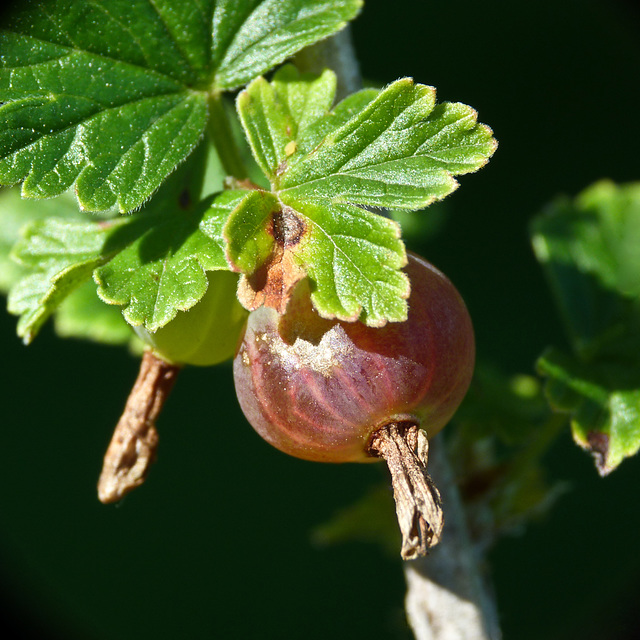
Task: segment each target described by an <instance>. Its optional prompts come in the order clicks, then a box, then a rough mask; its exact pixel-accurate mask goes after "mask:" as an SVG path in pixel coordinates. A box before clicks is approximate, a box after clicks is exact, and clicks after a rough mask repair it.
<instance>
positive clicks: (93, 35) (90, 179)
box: [0, 0, 360, 212]
mask: <svg viewBox="0 0 640 640" xmlns="http://www.w3.org/2000/svg"><path fill="white" fill-rule="evenodd" d="M359 7H360V2H359V0H332V1H331V2H329V1H328V0H277V1H276V0H241V1H239V0H233V1H232V0H218V1H217V2H216V1H215V0H202V1H196V0H184V1H183V0H158V1H157V2H153V3H152V2H149V1H148V0H91V1H90V0H51V1H40V2H38V1H34V2H28V3H25V5H24V7H22V8H21V9H20V10H19V11H16V12H14V13H13V14H12V15H10V16H9V19H8V20H7V21H6V23H5V24H4V25H3V27H4V29H3V31H2V32H0V49H1V50H2V56H1V57H0V184H5V185H13V184H16V183H19V182H22V183H23V185H22V194H23V196H26V197H34V198H49V197H53V196H57V195H59V194H61V193H63V192H64V191H66V190H67V189H69V188H70V187H72V186H75V190H76V195H77V197H78V201H79V202H80V205H81V206H82V207H83V208H84V209H87V210H92V211H99V210H105V209H109V208H111V207H113V206H117V207H118V208H119V209H120V211H123V212H124V211H131V210H133V209H137V208H139V207H140V206H141V205H142V204H143V203H144V202H145V201H146V200H147V199H148V198H149V197H150V196H151V195H152V193H153V192H154V191H156V189H158V187H159V186H160V185H161V184H162V183H163V181H164V180H165V179H166V178H167V176H168V175H169V174H170V173H171V172H172V171H173V170H174V169H175V168H176V166H178V165H179V164H180V163H181V162H182V161H184V160H185V158H186V157H187V156H188V155H189V154H190V153H191V151H192V150H193V149H194V148H195V146H196V145H197V143H198V141H199V140H200V139H201V138H202V136H203V134H204V131H205V127H206V124H207V120H208V117H209V116H208V109H207V91H208V90H222V89H230V88H233V87H235V86H240V85H242V84H245V83H246V82H248V81H249V80H251V79H252V78H253V77H254V76H255V75H257V74H259V73H264V72H266V71H268V70H269V69H270V68H271V67H272V66H273V65H275V64H277V63H279V62H281V61H282V60H284V58H286V57H287V56H289V55H292V54H293V53H295V52H296V51H298V50H299V49H301V48H303V47H304V46H306V45H308V44H311V43H313V42H315V41H316V40H318V39H320V38H323V37H327V36H329V35H331V34H332V33H334V32H335V31H337V30H338V29H340V28H342V27H343V26H344V25H345V24H346V21H347V20H350V19H351V18H353V17H354V16H355V15H356V13H357V12H358V10H359Z"/></svg>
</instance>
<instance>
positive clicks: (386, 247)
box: [281, 194, 409, 327]
mask: <svg viewBox="0 0 640 640" xmlns="http://www.w3.org/2000/svg"><path fill="white" fill-rule="evenodd" d="M281 200H282V202H283V203H284V205H285V207H290V210H291V212H293V213H294V214H295V215H296V217H297V218H298V219H299V220H301V221H302V223H303V225H304V229H305V232H304V234H303V236H302V238H301V241H300V244H299V247H295V248H292V251H293V252H294V254H295V256H296V257H297V258H298V260H299V261H300V262H301V264H302V265H303V266H304V268H305V270H306V272H307V274H308V275H309V278H310V280H311V283H312V293H311V300H312V302H313V305H314V307H315V308H316V309H318V311H319V313H320V314H321V315H323V316H324V317H329V318H338V319H340V320H357V319H358V318H360V320H361V321H362V322H365V323H366V324H367V325H369V326H371V327H381V326H384V324H386V322H387V321H388V320H391V321H394V322H402V321H404V320H406V317H407V303H406V299H407V298H408V297H409V280H408V278H407V277H406V275H405V274H404V273H403V272H402V271H400V269H401V268H402V267H404V266H405V265H406V263H407V257H406V253H405V249H404V244H403V243H402V241H401V240H400V227H399V226H398V225H397V223H395V222H393V221H392V220H389V219H387V218H384V217H382V216H380V215H377V214H375V213H371V212H369V211H366V210H364V209H360V208H358V207H354V206H352V205H349V204H330V203H328V202H326V201H324V200H306V201H303V200H302V199H300V200H295V199H294V198H292V197H289V196H288V194H287V196H286V197H285V196H284V195H283V197H282V199H281Z"/></svg>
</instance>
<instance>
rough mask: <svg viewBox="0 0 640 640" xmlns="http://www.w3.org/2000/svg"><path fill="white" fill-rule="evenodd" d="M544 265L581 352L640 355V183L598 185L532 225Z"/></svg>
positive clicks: (583, 354)
mask: <svg viewBox="0 0 640 640" xmlns="http://www.w3.org/2000/svg"><path fill="white" fill-rule="evenodd" d="M532 242H533V248H534V251H535V254H536V257H537V258H538V261H539V262H540V263H541V264H542V266H543V268H544V270H545V273H546V275H547V278H548V281H549V283H550V285H551V289H552V291H553V293H554V295H555V299H556V303H557V304H558V307H559V310H560V313H561V315H562V317H563V319H564V321H565V325H566V327H567V332H568V334H569V337H570V339H571V343H572V346H573V348H574V349H575V351H576V352H577V353H578V354H579V355H580V356H581V357H583V358H585V359H589V358H592V357H594V356H595V355H596V354H605V353H606V354H608V355H610V356H612V357H613V356H622V357H624V356H626V355H628V354H630V353H638V349H640V252H639V251H638V247H639V246H640V183H637V184H630V185H626V186H616V185H615V184H613V183H612V182H610V181H604V182H599V183H597V184H595V185H594V186H592V187H590V188H589V189H587V190H586V191H584V192H583V193H582V194H580V195H579V196H578V197H577V198H576V199H575V200H573V201H572V200H569V199H567V198H561V199H559V200H557V201H556V202H555V203H553V204H552V205H551V206H550V207H548V208H547V210H546V211H545V212H544V213H543V214H542V215H539V216H538V217H537V218H536V219H535V220H534V222H533V224H532Z"/></svg>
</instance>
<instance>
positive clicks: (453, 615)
mask: <svg viewBox="0 0 640 640" xmlns="http://www.w3.org/2000/svg"><path fill="white" fill-rule="evenodd" d="M295 62H296V64H297V65H298V67H299V68H300V69H301V70H304V71H316V72H317V71H320V70H322V69H323V68H324V67H329V68H330V69H333V70H334V71H335V72H336V73H337V75H338V83H339V84H338V99H339V100H340V99H342V98H344V97H345V96H346V95H348V94H350V93H353V92H354V91H357V90H358V89H360V88H361V77H360V70H359V67H358V61H357V59H356V56H355V53H354V49H353V45H352V43H351V36H350V32H349V29H348V28H347V29H344V30H343V31H341V32H340V33H338V34H337V35H335V36H333V37H332V38H329V39H328V40H325V41H324V42H320V43H319V44H317V45H314V46H313V47H309V48H308V49H305V50H304V51H303V52H301V53H300V54H298V55H297V56H296V59H295ZM429 474H430V475H431V477H432V479H433V481H434V483H435V485H436V486H437V487H438V489H439V490H440V494H441V496H442V503H443V509H444V513H445V525H444V530H443V533H442V540H441V541H440V543H439V544H438V545H436V546H435V547H433V548H432V549H431V550H430V552H429V555H427V556H426V557H423V558H420V559H418V560H413V561H411V562H406V563H405V575H406V579H407V588H408V590H407V597H406V610H407V617H408V618H409V622H410V624H411V627H412V629H413V632H414V634H415V637H416V640H499V638H500V637H501V633H500V627H499V625H498V617H497V613H496V607H495V601H494V598H493V594H492V593H491V592H490V590H489V589H488V588H487V585H486V584H484V582H483V580H482V578H481V574H480V569H479V564H480V562H479V560H480V558H478V557H476V552H475V550H474V548H473V545H472V542H471V540H470V538H469V533H468V530H467V523H466V519H465V514H464V509H463V506H462V503H461V501H460V496H459V494H458V489H457V487H456V486H455V482H454V480H453V476H452V472H451V468H450V466H449V462H448V460H447V459H446V454H445V451H444V447H443V443H441V442H436V445H435V446H433V447H432V451H431V455H430V456H429Z"/></svg>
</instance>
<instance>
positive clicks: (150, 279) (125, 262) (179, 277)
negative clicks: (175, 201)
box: [95, 191, 246, 332]
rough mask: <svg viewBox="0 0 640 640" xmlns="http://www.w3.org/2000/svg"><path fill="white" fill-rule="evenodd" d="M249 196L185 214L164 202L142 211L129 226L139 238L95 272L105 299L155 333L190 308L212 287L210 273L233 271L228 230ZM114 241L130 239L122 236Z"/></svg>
mask: <svg viewBox="0 0 640 640" xmlns="http://www.w3.org/2000/svg"><path fill="white" fill-rule="evenodd" d="M245 194H246V191H226V192H223V193H221V194H219V195H218V196H214V197H213V198H207V199H206V200H203V201H202V202H200V203H199V204H198V205H197V206H194V207H193V208H192V209H191V210H187V211H184V212H182V213H181V215H176V214H177V212H176V211H175V205H172V204H168V205H165V204H164V203H161V204H159V205H158V208H157V209H155V210H152V211H146V212H145V213H144V214H143V215H140V214H137V215H136V216H135V217H134V218H135V219H134V220H133V221H132V222H131V223H130V225H128V228H127V230H126V232H125V231H124V229H123V233H126V235H127V236H130V235H131V234H132V233H133V231H134V230H135V239H134V240H133V241H131V242H127V243H126V244H127V246H126V248H124V249H123V250H121V251H119V253H118V254H117V255H116V256H115V257H114V258H113V259H112V260H110V262H108V263H107V264H105V265H104V266H101V267H100V268H99V269H97V271H96V273H95V279H96V282H97V283H98V285H99V287H98V295H99V296H100V298H101V299H102V300H104V301H105V302H107V303H109V304H117V305H120V306H122V307H123V314H124V317H125V319H126V321H127V322H128V323H129V324H131V325H132V326H139V325H144V326H145V327H146V328H147V329H148V330H149V331H152V332H153V331H156V330H157V329H159V328H160V327H162V326H164V325H165V324H167V323H168V322H170V321H171V320H172V319H173V318H174V317H175V316H176V314H177V312H178V311H186V310H187V309H190V308H191V307H192V306H194V305H195V304H196V303H197V302H198V301H199V300H200V299H201V298H202V296H203V295H204V294H205V291H206V290H207V277H206V272H207V271H214V270H217V269H229V265H228V264H227V261H226V259H225V254H224V241H223V239H222V228H223V226H224V224H225V223H226V220H227V217H228V216H229V214H230V213H231V212H232V211H233V209H234V208H235V207H236V206H237V204H238V203H239V202H240V201H241V200H242V198H243V196H244V195H245ZM154 201H157V199H155V198H154ZM111 240H112V242H114V243H115V244H116V245H123V244H124V242H125V241H126V240H125V241H123V240H121V239H120V238H118V237H117V235H114V236H113V237H112V238H111Z"/></svg>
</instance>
